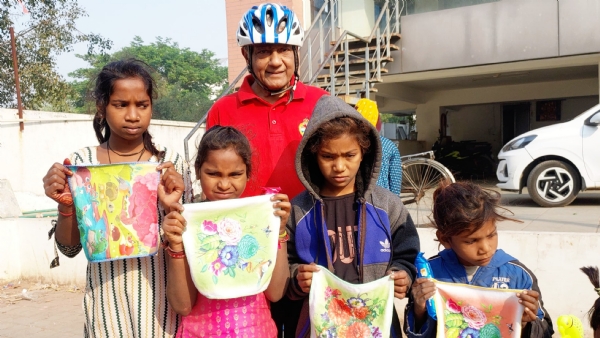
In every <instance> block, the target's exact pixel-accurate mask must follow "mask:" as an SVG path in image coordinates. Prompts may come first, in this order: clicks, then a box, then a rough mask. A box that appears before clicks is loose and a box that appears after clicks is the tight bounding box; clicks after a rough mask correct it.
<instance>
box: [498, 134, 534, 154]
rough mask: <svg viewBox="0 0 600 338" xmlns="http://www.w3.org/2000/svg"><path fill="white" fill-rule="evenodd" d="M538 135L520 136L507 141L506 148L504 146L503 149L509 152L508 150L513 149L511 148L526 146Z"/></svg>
mask: <svg viewBox="0 0 600 338" xmlns="http://www.w3.org/2000/svg"><path fill="white" fill-rule="evenodd" d="M536 137H537V135H529V136H525V137H521V138H518V139H516V140H514V141H512V142H509V143H507V144H506V145H505V146H504V148H502V151H504V152H507V151H511V150H516V149H521V148H524V147H525V146H526V145H528V144H529V143H531V141H533V140H535V138H536Z"/></svg>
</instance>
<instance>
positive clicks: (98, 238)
mask: <svg viewBox="0 0 600 338" xmlns="http://www.w3.org/2000/svg"><path fill="white" fill-rule="evenodd" d="M66 167H67V168H68V169H69V170H71V171H72V172H73V176H69V178H68V180H69V187H70V189H71V193H72V196H73V204H74V206H75V211H76V215H77V224H78V225H79V234H80V237H81V244H82V246H83V252H84V253H85V256H86V257H87V259H88V261H90V262H105V261H111V260H116V259H127V258H134V257H145V256H153V255H156V253H157V252H158V247H159V234H158V232H159V227H158V205H157V204H154V203H148V201H156V200H157V199H158V195H157V190H158V183H159V180H160V173H159V172H158V171H156V163H152V162H135V163H117V164H102V165H84V166H81V165H68V166H66Z"/></svg>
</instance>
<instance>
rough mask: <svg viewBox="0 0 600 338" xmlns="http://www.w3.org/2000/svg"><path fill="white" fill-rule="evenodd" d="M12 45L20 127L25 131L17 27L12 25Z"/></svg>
mask: <svg viewBox="0 0 600 338" xmlns="http://www.w3.org/2000/svg"><path fill="white" fill-rule="evenodd" d="M10 46H11V49H12V59H13V70H14V72H15V87H16V89H17V109H18V110H19V120H21V122H19V129H20V130H21V131H23V129H25V124H24V123H23V105H22V104H21V85H20V84H19V66H18V63H17V46H16V44H15V29H14V28H13V27H10Z"/></svg>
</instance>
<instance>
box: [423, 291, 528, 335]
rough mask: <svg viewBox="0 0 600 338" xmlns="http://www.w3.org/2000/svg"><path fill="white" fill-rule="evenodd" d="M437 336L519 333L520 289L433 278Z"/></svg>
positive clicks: (521, 314)
mask: <svg viewBox="0 0 600 338" xmlns="http://www.w3.org/2000/svg"><path fill="white" fill-rule="evenodd" d="M435 286H436V287H437V292H436V294H435V296H434V300H435V310H436V315H437V325H438V327H437V337H438V338H442V337H445V338H457V337H460V338H466V337H469V338H501V337H503V338H507V337H521V317H522V316H523V310H524V309H523V305H521V304H519V299H518V298H517V294H518V293H519V292H521V290H509V289H491V288H483V287H478V286H472V285H467V284H458V283H444V282H440V281H435Z"/></svg>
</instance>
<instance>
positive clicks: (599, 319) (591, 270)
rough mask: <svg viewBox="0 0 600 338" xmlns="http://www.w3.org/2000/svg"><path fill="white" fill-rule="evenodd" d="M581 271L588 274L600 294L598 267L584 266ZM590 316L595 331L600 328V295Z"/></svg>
mask: <svg viewBox="0 0 600 338" xmlns="http://www.w3.org/2000/svg"><path fill="white" fill-rule="evenodd" d="M581 271H583V273H585V274H586V276H588V278H589V279H590V282H592V285H594V289H595V290H596V293H598V296H600V276H598V267H594V266H584V267H583V268H581ZM588 317H589V318H590V326H591V327H592V329H593V330H594V331H596V330H600V297H598V298H597V299H596V301H595V302H594V305H593V306H592V308H591V309H590V311H588Z"/></svg>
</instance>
